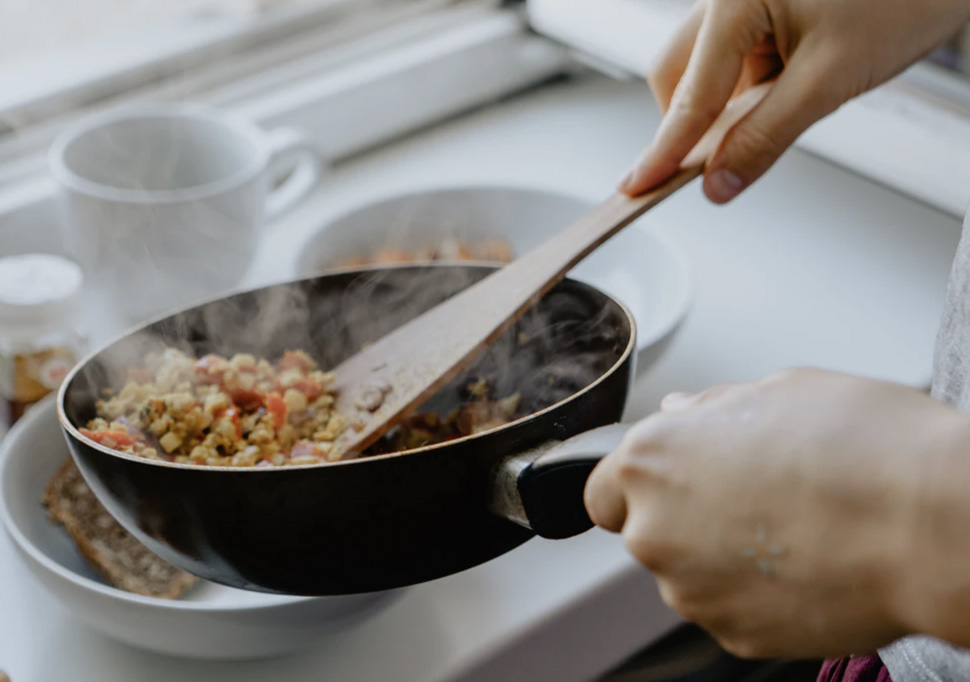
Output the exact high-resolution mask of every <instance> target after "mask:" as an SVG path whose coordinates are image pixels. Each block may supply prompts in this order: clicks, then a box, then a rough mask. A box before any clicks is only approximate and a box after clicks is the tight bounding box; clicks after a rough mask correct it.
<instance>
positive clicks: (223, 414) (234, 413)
mask: <svg viewBox="0 0 970 682" xmlns="http://www.w3.org/2000/svg"><path fill="white" fill-rule="evenodd" d="M215 418H216V419H224V418H228V419H229V420H230V421H231V422H232V424H233V426H235V427H236V438H242V422H240V421H239V409H238V408H235V407H227V408H226V409H224V410H219V412H217V413H216V415H215Z"/></svg>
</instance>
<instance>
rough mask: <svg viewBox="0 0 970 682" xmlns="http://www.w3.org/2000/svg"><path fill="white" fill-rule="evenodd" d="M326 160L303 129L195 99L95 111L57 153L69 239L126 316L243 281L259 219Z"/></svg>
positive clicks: (53, 164)
mask: <svg viewBox="0 0 970 682" xmlns="http://www.w3.org/2000/svg"><path fill="white" fill-rule="evenodd" d="M286 162H290V168H292V171H291V172H290V174H289V176H288V177H287V178H286V179H285V180H284V181H283V182H282V183H281V184H279V185H278V186H276V187H272V184H273V179H274V176H275V175H276V172H278V171H279V170H281V169H282V167H283V166H284V164H285V163H286ZM321 167H322V160H321V158H320V156H319V155H318V154H317V152H316V151H315V150H314V148H313V145H312V144H311V143H310V142H309V140H308V139H307V138H306V137H305V136H304V135H302V134H301V133H299V132H296V131H293V130H290V129H285V128H284V129H278V130H274V131H271V132H268V133H267V132H264V131H263V130H261V129H260V128H258V127H257V126H255V125H253V124H252V123H249V122H246V121H242V120H239V119H237V118H235V117H233V116H230V115H228V114H225V113H222V112H218V111H214V110H211V109H207V108H203V107H197V106H190V105H164V104H153V105H140V106H138V107H128V108H125V109H121V110H115V111H112V112H107V113H104V114H100V115H96V116H94V117H92V118H88V119H86V120H83V121H81V122H79V123H77V124H76V125H74V126H71V127H70V128H69V129H67V130H65V131H64V132H63V133H62V134H61V135H60V136H59V137H58V138H57V140H56V141H55V142H54V144H53V146H52V148H51V152H50V168H51V172H52V174H53V176H54V179H55V180H56V182H57V184H58V186H59V190H60V192H59V193H60V209H61V225H62V228H63V231H64V239H65V243H66V246H67V247H68V248H70V250H71V252H72V253H73V254H74V256H75V258H77V259H78V261H79V262H80V263H81V265H82V267H83V268H84V269H85V271H86V277H87V280H88V283H89V284H90V285H91V287H92V288H93V289H95V290H96V291H97V292H98V293H99V294H100V295H102V296H103V297H104V300H105V301H106V302H107V304H108V305H110V306H111V307H112V308H113V312H115V313H118V314H120V316H121V317H123V318H125V321H127V322H135V321H139V320H143V319H145V318H148V317H151V316H153V315H156V314H159V313H162V312H165V311H167V310H170V309H173V308H175V307H181V306H184V305H187V304H190V303H192V302H194V301H198V300H200V299H203V298H206V297H210V296H214V295H218V294H221V293H225V292H227V291H228V290H230V289H232V288H234V287H236V286H237V285H238V284H239V283H240V282H241V280H242V279H243V277H244V276H245V274H246V271H247V269H248V267H249V265H250V263H251V262H252V260H253V257H254V255H255V252H256V248H257V246H258V244H259V238H260V232H261V229H260V228H262V227H263V225H264V223H265V222H267V221H268V220H270V219H272V218H275V217H277V216H279V215H281V214H282V213H284V212H285V211H286V210H287V209H289V208H291V207H293V206H294V205H295V204H297V203H298V202H299V201H300V200H301V199H303V198H304V197H305V196H306V195H307V194H308V193H309V192H310V191H311V190H312V189H313V188H314V187H315V185H316V184H317V182H318V180H319V178H320V173H321Z"/></svg>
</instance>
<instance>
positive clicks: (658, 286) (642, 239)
mask: <svg viewBox="0 0 970 682" xmlns="http://www.w3.org/2000/svg"><path fill="white" fill-rule="evenodd" d="M591 208H593V205H592V204H591V203H589V202H588V201H584V200H583V199H579V198H577V197H573V196H569V195H566V194H560V193H557V192H551V191H548V190H539V189H528V188H521V187H489V186H472V187H453V188H435V189H430V190H427V191H417V192H409V193H406V194H401V195H396V196H391V197H384V198H377V199H375V200H374V201H373V202H370V203H366V204H363V205H360V206H356V207H353V208H351V209H350V210H349V211H347V212H345V213H344V214H342V215H341V216H339V217H337V218H334V219H333V220H331V221H329V222H327V223H326V224H325V225H323V226H322V227H321V228H320V229H319V230H318V231H317V232H316V233H315V234H314V235H313V236H312V237H311V238H310V239H309V240H308V241H307V243H306V244H305V245H304V246H303V248H302V249H301V253H300V257H299V260H298V262H297V271H298V273H299V275H300V276H311V275H315V274H319V273H321V272H324V271H327V270H329V269H332V268H334V267H337V266H339V264H340V263H341V262H344V261H346V260H348V259H352V258H363V257H367V256H368V255H370V254H372V253H373V252H374V250H375V249H376V248H378V247H380V246H384V245H390V246H394V247H400V248H407V249H419V248H431V247H434V246H435V245H437V244H440V243H441V241H442V240H443V239H444V238H447V237H456V238H458V239H459V240H463V241H467V242H475V241H477V240H481V239H488V238H499V239H503V240H505V241H506V242H507V243H508V244H509V245H510V246H511V247H512V250H513V251H514V253H515V255H521V254H523V253H525V252H526V251H528V250H529V249H532V248H534V247H536V246H538V245H539V244H541V243H543V242H544V241H545V240H547V239H548V238H549V237H551V236H552V235H554V234H555V233H556V232H558V231H559V230H561V229H562V228H564V227H566V226H568V225H569V224H570V223H572V222H573V221H574V220H575V219H576V218H579V217H580V216H582V215H583V214H584V213H586V212H587V211H589V210H590V209H591ZM570 277H573V278H575V279H578V280H582V281H584V282H587V283H589V284H592V285H593V286H596V287H597V288H599V289H601V290H603V291H605V292H607V293H609V294H611V295H612V296H615V297H616V298H617V299H619V300H621V301H623V303H625V304H626V305H627V306H628V307H629V308H630V310H631V312H632V313H633V316H634V318H635V319H636V322H637V372H638V374H640V373H643V372H644V371H646V370H647V369H648V368H649V367H650V366H651V365H653V363H654V362H656V360H657V359H658V358H659V357H660V355H661V354H662V352H663V350H664V349H665V348H666V347H667V345H668V344H669V342H670V341H671V339H672V338H673V336H674V334H675V333H676V331H677V330H678V329H679V327H680V326H681V324H682V323H683V320H684V318H685V316H686V314H687V312H688V309H689V308H690V302H691V298H692V293H693V292H692V285H691V273H690V267H689V263H688V260H687V257H686V255H685V254H684V252H683V251H682V250H681V249H680V248H679V247H678V246H677V245H676V244H674V243H672V242H671V241H670V240H668V239H666V238H661V237H660V236H658V235H655V234H651V233H648V232H645V231H644V230H641V229H639V228H637V227H636V226H635V225H634V226H630V227H627V228H626V229H625V230H623V231H622V232H620V233H619V234H618V235H617V236H616V237H614V238H613V239H611V240H610V241H608V242H607V243H606V244H604V245H603V246H601V247H600V248H599V249H597V251H596V252H595V253H593V254H592V255H591V256H589V257H588V258H587V259H586V260H584V261H583V262H582V263H581V264H580V265H579V266H577V267H576V268H575V269H573V270H572V272H570Z"/></svg>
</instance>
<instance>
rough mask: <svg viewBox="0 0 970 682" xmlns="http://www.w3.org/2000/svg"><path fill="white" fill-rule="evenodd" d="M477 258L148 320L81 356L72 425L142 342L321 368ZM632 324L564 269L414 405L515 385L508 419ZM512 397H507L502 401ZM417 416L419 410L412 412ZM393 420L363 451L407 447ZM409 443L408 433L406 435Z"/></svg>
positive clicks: (367, 274) (432, 296)
mask: <svg viewBox="0 0 970 682" xmlns="http://www.w3.org/2000/svg"><path fill="white" fill-rule="evenodd" d="M493 269H494V268H492V267H488V266H467V265H463V266H448V265H432V266H420V267H413V266H412V267H398V268H381V269H375V270H366V271H360V272H348V273H340V274H334V275H326V276H321V277H316V278H311V279H306V280H301V281H298V282H293V283H288V284H280V285H275V286H271V287H267V288H264V289H259V290H256V291H252V292H246V293H242V294H238V295H234V296H231V297H227V298H222V299H218V300H215V301H212V302H209V303H206V304H203V305H200V306H197V307H195V308H192V309H189V310H186V311H183V312H180V313H177V314H174V315H172V316H170V317H167V318H165V319H162V320H160V321H157V322H155V323H152V324H149V325H147V326H145V327H143V328H142V329H140V330H138V331H136V332H134V333H132V334H130V335H129V336H126V337H124V338H123V339H121V340H119V341H118V342H116V343H114V344H112V345H111V346H109V347H108V348H106V349H105V350H103V351H101V352H100V353H98V354H96V355H95V356H93V357H92V358H91V359H90V360H89V361H87V362H86V363H85V364H84V365H83V366H82V367H81V368H80V369H79V370H78V371H77V373H76V374H75V375H74V377H73V379H71V381H70V384H69V385H68V386H67V388H66V391H65V400H64V408H65V413H66V416H67V418H68V419H69V420H70V421H71V423H72V424H74V425H75V426H83V425H84V424H85V423H86V422H87V421H88V420H89V419H91V418H92V417H93V416H94V415H95V403H96V400H97V399H98V398H99V397H100V395H101V392H102V389H103V388H105V387H118V386H119V385H120V384H121V383H122V381H123V379H122V378H123V376H124V373H125V371H126V370H127V369H128V368H130V367H133V366H138V365H139V364H140V363H141V361H142V359H143V358H144V356H145V354H146V353H147V352H149V351H152V350H160V349H161V348H164V347H176V348H180V349H182V350H184V351H186V352H189V353H191V354H193V355H196V356H202V355H204V354H207V353H218V354H220V355H227V356H231V355H233V354H235V353H252V354H254V355H256V356H262V357H267V358H271V359H272V358H275V357H278V356H279V355H280V354H281V353H282V352H283V351H285V350H296V349H301V350H305V351H307V352H308V353H309V354H310V355H311V356H312V357H314V359H316V360H317V361H318V363H319V364H320V366H321V367H322V368H324V369H326V368H328V367H334V366H336V365H337V364H339V363H340V362H341V361H342V360H344V359H345V358H347V357H349V356H350V355H352V354H353V353H355V352H356V351H357V350H358V349H360V348H361V347H363V346H364V345H366V344H367V343H369V342H372V341H374V340H376V339H378V338H380V337H381V336H383V335H385V334H387V333H389V332H391V331H393V330H394V329H395V328H397V327H398V326H400V325H402V324H404V323H405V322H407V321H408V320H410V319H412V318H414V317H415V316H417V315H420V314H421V313H423V312H425V311H426V310H428V309H430V308H432V307H433V306H435V305H437V304H438V303H440V302H442V301H444V300H445V299H446V298H448V297H449V296H451V295H453V294H455V293H457V292H458V291H460V290H462V289H464V288H465V287H467V286H469V285H471V284H473V283H474V282H477V281H478V280H480V279H482V278H483V277H485V276H486V275H488V274H489V273H490V272H492V271H493ZM632 335H633V326H632V320H631V318H630V316H629V314H628V313H627V312H626V310H625V309H624V308H623V307H622V306H620V305H619V304H617V302H616V301H614V300H612V299H611V298H609V297H608V296H606V295H605V294H603V293H601V292H599V291H597V290H596V289H594V288H592V287H590V286H588V285H585V284H581V283H578V282H574V281H570V280H567V281H565V282H563V283H562V284H560V285H559V286H557V287H556V288H555V289H554V290H553V291H552V292H550V293H549V294H548V295H547V296H545V297H544V298H543V300H542V301H540V302H539V303H538V304H537V305H536V306H534V307H533V309H531V310H530V311H529V312H528V313H527V314H526V315H525V317H524V318H523V319H522V320H521V321H520V322H518V323H517V324H516V325H514V326H513V328H512V329H510V330H509V331H508V332H506V333H505V334H504V335H503V336H502V337H501V338H499V339H498V340H497V341H496V342H495V343H493V344H492V345H491V346H490V347H489V348H488V349H487V351H486V352H485V353H484V355H483V356H482V357H481V358H480V360H479V361H478V362H476V363H475V365H474V366H473V367H472V368H471V369H470V370H469V371H468V372H466V373H465V374H464V375H462V376H460V377H458V378H457V379H455V380H454V381H452V382H451V383H450V384H449V385H448V386H446V387H445V388H444V389H442V390H441V391H440V392H439V393H438V394H437V395H435V396H434V397H433V398H432V399H431V400H430V401H428V403H427V404H426V405H425V406H423V407H422V408H421V409H420V410H419V413H421V414H422V415H425V416H426V415H436V417H437V418H446V417H448V416H449V415H454V414H455V411H456V410H459V409H460V408H462V407H468V406H469V405H473V404H476V403H483V402H495V401H498V400H501V399H504V398H511V397H517V400H515V401H512V402H515V403H517V404H516V406H515V410H514V413H513V414H512V415H511V417H510V420H516V419H519V418H522V417H525V416H528V415H530V414H534V413H535V412H538V411H540V410H542V409H545V408H547V407H549V406H551V405H554V404H557V403H559V402H561V401H563V400H566V399H568V398H569V397H570V396H572V395H574V394H576V393H577V392H579V391H581V390H583V389H584V388H586V387H587V386H589V385H590V384H592V383H593V382H594V381H596V380H597V379H598V378H599V377H601V376H602V375H603V374H605V373H606V372H608V371H609V370H610V369H611V368H612V367H614V366H615V365H616V364H617V362H618V361H619V360H620V359H621V358H622V357H623V356H624V354H625V353H626V352H627V351H628V346H629V344H630V343H631V337H632ZM510 404H511V403H506V406H508V405H510ZM423 418H424V417H419V418H418V419H423ZM403 442H404V441H403V440H402V434H401V431H400V430H395V431H393V432H392V433H391V434H390V435H389V436H388V437H387V438H385V439H383V440H382V441H380V442H379V443H378V444H377V445H376V446H374V447H373V448H372V450H371V454H375V453H382V452H393V451H399V450H401V449H406V447H405V446H403V445H402V443H403ZM409 442H411V443H413V444H415V445H420V444H421V443H415V441H414V439H413V438H411V440H410V441H409Z"/></svg>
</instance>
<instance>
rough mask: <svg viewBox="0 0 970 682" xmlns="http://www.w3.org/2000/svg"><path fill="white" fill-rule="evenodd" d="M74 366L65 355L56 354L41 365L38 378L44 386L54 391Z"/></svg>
mask: <svg viewBox="0 0 970 682" xmlns="http://www.w3.org/2000/svg"><path fill="white" fill-rule="evenodd" d="M73 366H74V365H73V364H72V363H71V362H69V361H68V359H67V358H65V357H64V356H57V355H55V356H54V357H52V358H49V359H48V360H47V361H46V362H45V363H44V364H42V365H41V366H40V371H38V373H37V379H38V381H40V383H41V385H42V386H43V387H44V388H46V389H49V390H51V391H53V390H54V389H56V388H57V387H58V386H60V385H61V382H62V381H64V377H66V376H67V373H68V372H70V371H71V368H72V367H73Z"/></svg>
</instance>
